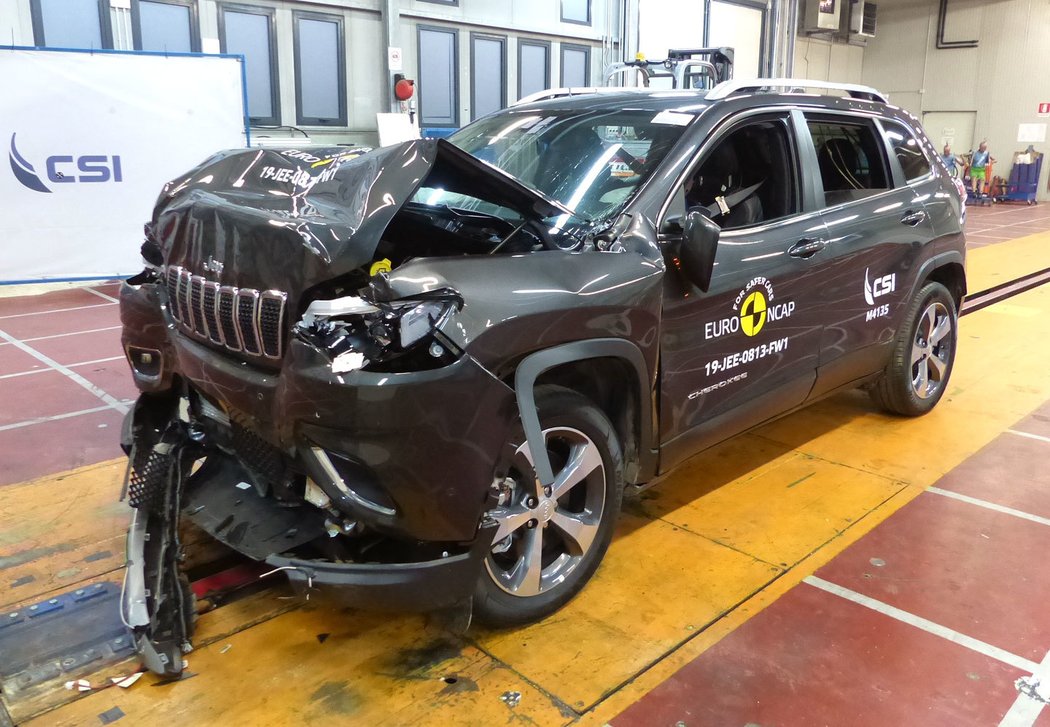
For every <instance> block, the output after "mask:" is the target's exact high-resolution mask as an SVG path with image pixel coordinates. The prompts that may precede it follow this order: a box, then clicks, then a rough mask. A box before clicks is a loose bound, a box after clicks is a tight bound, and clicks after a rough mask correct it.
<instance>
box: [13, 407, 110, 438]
mask: <svg viewBox="0 0 1050 727" xmlns="http://www.w3.org/2000/svg"><path fill="white" fill-rule="evenodd" d="M113 408H114V407H112V406H109V405H106V406H96V407H95V408H93V409H81V410H80V411H70V412H66V413H65V414H53V415H52V416H47V417H37V418H36V419H27V420H26V421H24V422H14V423H12V424H4V425H3V426H0V432H6V431H7V430H9V429H21V428H22V427H31V426H33V425H34V424H43V423H45V422H55V421H58V420H59V419H72V418H73V417H79V416H83V415H84V414H95V413H97V412H100V411H110V410H111V409H113Z"/></svg>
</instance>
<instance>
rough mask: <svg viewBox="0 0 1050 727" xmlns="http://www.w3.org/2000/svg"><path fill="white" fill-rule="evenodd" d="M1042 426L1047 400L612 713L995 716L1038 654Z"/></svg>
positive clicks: (1049, 504)
mask: <svg viewBox="0 0 1050 727" xmlns="http://www.w3.org/2000/svg"><path fill="white" fill-rule="evenodd" d="M1014 432H1021V433H1026V434H1033V435H1035V437H1037V438H1033V437H1025V436H1021V435H1020V434H1016V433H1014ZM1048 434H1050V403H1048V404H1047V405H1044V406H1043V407H1042V408H1041V409H1040V410H1038V411H1036V412H1035V413H1033V414H1032V415H1030V416H1028V417H1026V418H1024V419H1022V420H1021V421H1019V422H1018V423H1017V424H1016V425H1015V426H1014V427H1013V430H1012V432H1007V433H1004V434H1003V435H1001V436H1000V437H999V438H997V439H995V440H993V441H992V442H991V443H990V444H989V445H987V446H986V447H985V448H984V449H982V450H981V451H980V452H978V453H977V454H976V455H974V456H973V457H971V458H970V459H969V460H967V461H966V462H964V463H963V464H962V465H960V466H959V467H957V468H956V469H955V470H953V471H952V472H949V473H948V474H947V475H945V476H944V477H943V478H942V479H941V480H940V481H939V482H937V483H936V485H934V487H932V488H930V490H929V491H928V492H925V493H923V494H922V495H920V496H919V497H918V498H916V499H915V500H913V501H912V502H910V503H909V504H908V505H906V506H904V507H903V508H901V509H900V510H899V511H897V512H896V513H894V514H893V515H892V516H890V517H889V518H888V519H887V520H886V521H885V522H883V523H882V524H880V525H879V526H878V527H876V528H875V529H874V530H872V531H871V532H870V533H869V534H867V535H866V536H864V537H863V538H861V539H860V540H858V541H857V542H856V543H854V544H853V545H852V546H850V547H849V548H847V549H846V550H845V551H843V552H842V553H841V554H840V555H838V556H837V557H836V558H835V559H834V560H832V561H831V562H830V563H828V564H827V565H826V566H824V567H823V568H821V569H820V570H818V571H817V572H816V574H815V577H816V578H813V579H808V581H809V582H805V583H802V584H800V585H798V586H796V587H795V588H793V589H792V590H790V591H788V593H787V594H786V595H785V596H783V597H782V598H780V599H779V600H777V601H776V602H775V603H773V604H772V605H771V606H770V607H769V608H767V609H765V610H764V611H762V612H760V613H759V614H758V615H757V616H755V617H754V618H752V619H750V620H748V621H747V622H746V623H745V624H744V625H743V626H741V627H740V628H738V629H737V630H736V631H734V632H732V633H731V634H730V635H729V636H727V637H726V638H725V639H723V640H722V641H720V642H719V643H718V644H716V645H715V646H713V647H712V648H711V649H709V650H708V651H706V652H704V653H703V654H701V655H700V656H699V657H697V658H696V659H695V660H694V661H692V662H691V663H689V664H687V665H686V666H685V667H683V668H682V669H680V670H679V671H678V672H677V673H676V674H674V675H673V676H672V677H671V678H670V679H668V680H667V681H665V682H664V683H663V684H661V685H659V686H658V687H656V688H655V689H654V690H652V691H651V692H649V693H648V694H647V695H646V696H644V697H643V698H642V699H641V700H639V701H638V702H636V703H635V704H634V705H632V706H631V707H630V708H628V709H627V710H625V711H624V712H623V713H621V714H620V715H619V716H617V717H616V718H615V719H613V720H612V724H613V725H614V726H615V727H627V726H631V725H647V726H648V725H672V726H673V725H683V724H684V725H688V726H689V727H694V726H695V725H756V726H757V725H763V726H765V725H782V726H787V725H912V724H916V725H918V724H921V725H952V726H954V725H998V724H1000V722H1001V720H1003V718H1004V716H1005V715H1007V714H1008V712H1010V710H1011V708H1012V707H1013V705H1014V704H1015V701H1020V703H1025V702H1024V700H1027V699H1028V698H1027V697H1019V696H1018V691H1017V688H1016V687H1015V681H1016V680H1017V679H1018V678H1019V677H1027V676H1029V675H1030V674H1032V673H1033V671H1034V670H1036V669H1037V668H1038V667H1037V665H1038V664H1039V663H1040V662H1042V661H1043V660H1044V659H1045V658H1048V652H1050V607H1048V605H1047V600H1046V593H1047V575H1046V572H1047V571H1046V567H1045V563H1046V557H1047V554H1048V553H1050V474H1048V472H1050V468H1047V466H1046V465H1047V464H1048V463H1050V436H1047V435H1048ZM1038 437H1042V438H1041V439H1040V438H1038ZM953 494H958V495H961V496H964V497H968V498H974V500H970V501H964V500H960V499H957V498H955V497H953V496H952V495H953ZM997 507H999V508H1004V507H1005V508H1011V509H1012V511H1008V512H1003V511H1001V510H997V509H995V508H997ZM811 584H812V585H811ZM841 589H847V590H845V591H843V590H841ZM865 597H867V599H874V601H870V600H869V601H866V602H867V603H868V604H874V605H871V606H869V605H861V604H859V603H857V602H855V601H856V600H861V601H864V600H865ZM968 639H974V640H976V642H972V641H969V640H968ZM1047 672H1048V673H1047V674H1046V675H1045V676H1044V680H1050V669H1048V670H1047ZM1033 708H1034V709H1035V710H1036V716H1035V718H1034V720H1032V719H1029V720H1027V721H1026V720H1024V719H1020V720H1018V719H1014V720H1013V721H1004V722H1002V725H1003V726H1004V727H1007V726H1008V727H1021V725H1033V724H1034V725H1050V705H1047V706H1043V707H1042V711H1041V712H1039V709H1040V705H1039V703H1035V704H1034V707H1033Z"/></svg>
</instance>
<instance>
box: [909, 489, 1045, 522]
mask: <svg viewBox="0 0 1050 727" xmlns="http://www.w3.org/2000/svg"><path fill="white" fill-rule="evenodd" d="M926 491H927V492H932V493H933V494H934V495H941V496H943V497H950V498H952V499H953V500H959V501H960V502H968V503H970V504H971V505H977V506H978V507H983V508H985V509H986V510H994V511H995V512H1001V513H1003V514H1005V515H1013V516H1014V517H1019V518H1021V519H1022V520H1028V521H1029V522H1033V523H1039V524H1040V525H1050V518H1045V517H1040V516H1039V515H1032V514H1031V513H1028V512H1024V511H1023V510H1015V509H1014V508H1012V507H1006V506H1005V505H996V504H995V503H994V502H988V501H987V500H980V499H978V498H976V497H970V496H969V495H960V494H959V493H958V492H952V491H950V490H942V489H941V488H940V487H927V488H926Z"/></svg>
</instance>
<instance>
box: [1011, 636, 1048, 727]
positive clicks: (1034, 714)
mask: <svg viewBox="0 0 1050 727" xmlns="http://www.w3.org/2000/svg"><path fill="white" fill-rule="evenodd" d="M1037 680H1038V683H1039V691H1040V692H1042V693H1044V694H1048V693H1050V688H1048V686H1050V652H1048V653H1047V655H1046V657H1044V658H1043V662H1042V663H1041V664H1040V665H1039V668H1038V669H1036V670H1035V671H1033V672H1032V676H1031V677H1029V678H1028V679H1025V681H1027V682H1028V683H1029V684H1034V683H1036V681H1037ZM1020 681H1021V680H1018V684H1017V685H1016V686H1017V687H1018V694H1017V699H1015V700H1014V703H1013V705H1011V707H1010V711H1009V712H1007V713H1006V714H1005V715H1004V716H1003V719H1002V721H1001V722H999V727H1032V725H1034V724H1035V721H1036V720H1037V719H1039V715H1040V713H1041V712H1042V711H1043V708H1044V707H1046V702H1041V701H1039V699H1038V697H1036V696H1033V695H1030V694H1025V693H1024V692H1022V691H1020V686H1021V685H1020Z"/></svg>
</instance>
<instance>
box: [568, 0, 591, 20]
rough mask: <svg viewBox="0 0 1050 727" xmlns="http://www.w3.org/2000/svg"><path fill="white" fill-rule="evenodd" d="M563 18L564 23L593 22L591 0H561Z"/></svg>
mask: <svg viewBox="0 0 1050 727" xmlns="http://www.w3.org/2000/svg"><path fill="white" fill-rule="evenodd" d="M561 19H562V22H564V23H579V24H581V25H590V24H591V0H561Z"/></svg>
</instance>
